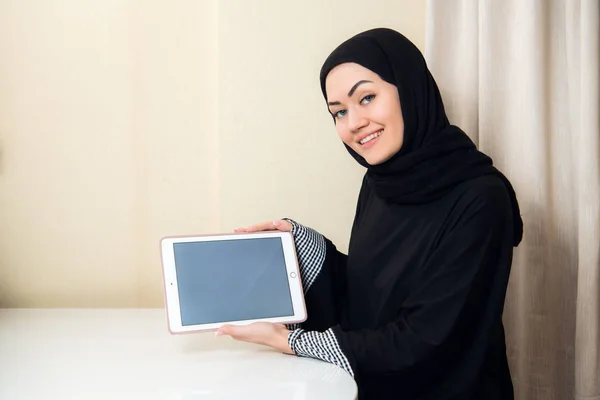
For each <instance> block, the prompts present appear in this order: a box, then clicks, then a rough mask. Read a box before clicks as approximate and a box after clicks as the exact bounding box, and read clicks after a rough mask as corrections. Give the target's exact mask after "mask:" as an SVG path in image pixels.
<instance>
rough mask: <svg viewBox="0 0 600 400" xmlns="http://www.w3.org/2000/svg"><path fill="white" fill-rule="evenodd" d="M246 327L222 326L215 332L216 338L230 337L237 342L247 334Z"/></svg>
mask: <svg viewBox="0 0 600 400" xmlns="http://www.w3.org/2000/svg"><path fill="white" fill-rule="evenodd" d="M247 328H248V327H247V326H238V325H223V326H222V327H220V328H219V329H218V330H217V333H216V335H217V336H224V335H227V336H231V337H232V338H234V339H236V340H239V339H240V338H241V337H243V336H245V335H244V334H245V333H247V332H246V331H247Z"/></svg>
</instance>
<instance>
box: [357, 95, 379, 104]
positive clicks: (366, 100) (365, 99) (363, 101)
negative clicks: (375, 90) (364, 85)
mask: <svg viewBox="0 0 600 400" xmlns="http://www.w3.org/2000/svg"><path fill="white" fill-rule="evenodd" d="M374 98H375V95H374V94H368V95H366V96H365V97H363V98H362V99H361V101H360V103H361V104H369V103H370V102H372V101H373V99H374Z"/></svg>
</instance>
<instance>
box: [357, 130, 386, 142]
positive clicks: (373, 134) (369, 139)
mask: <svg viewBox="0 0 600 400" xmlns="http://www.w3.org/2000/svg"><path fill="white" fill-rule="evenodd" d="M382 133H383V129H380V130H378V131H377V132H373V133H371V134H369V135H367V136H365V137H363V138H361V139H360V140H359V141H358V143H359V144H360V145H361V146H362V145H365V144H367V143H369V142H370V141H371V140H373V139H376V138H378V137H379V136H381V134H382Z"/></svg>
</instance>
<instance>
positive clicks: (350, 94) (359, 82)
mask: <svg viewBox="0 0 600 400" xmlns="http://www.w3.org/2000/svg"><path fill="white" fill-rule="evenodd" d="M363 83H373V82H372V81H367V80H364V79H363V80H361V81H358V82H356V83H355V84H354V86H352V88H350V91H349V92H348V97H352V95H353V94H354V92H356V89H357V88H358V87H359V86H360V85H362V84H363ZM327 104H328V105H330V106H337V105H340V104H341V103H340V102H339V101H330V102H328V103H327Z"/></svg>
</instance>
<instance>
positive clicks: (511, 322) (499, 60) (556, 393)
mask: <svg viewBox="0 0 600 400" xmlns="http://www.w3.org/2000/svg"><path fill="white" fill-rule="evenodd" d="M599 25H600V1H599V0H437V1H436V0H429V1H428V4H427V37H426V58H427V61H428V63H429V66H430V68H431V70H432V73H433V75H434V76H435V78H436V80H437V82H438V85H439V86H440V90H441V92H442V96H443V98H444V101H445V104H446V107H447V112H448V115H449V117H450V120H451V122H452V123H454V124H456V125H459V126H461V127H462V128H463V129H464V130H465V131H466V132H467V133H468V134H469V135H470V136H471V137H472V138H473V140H474V141H475V142H476V143H477V144H478V146H479V148H480V149H481V150H483V151H484V152H486V153H488V154H489V155H490V156H492V158H493V159H494V161H495V163H496V165H497V166H498V167H499V168H500V169H501V170H503V171H504V172H505V173H506V175H507V176H508V177H509V178H510V179H511V181H512V182H513V184H514V186H515V189H516V191H517V194H518V197H519V201H520V203H521V209H522V214H523V220H524V223H525V235H524V241H523V243H522V245H521V246H520V247H519V248H518V250H517V252H516V254H515V262H514V264H513V272H512V276H511V283H510V287H509V292H508V295H507V301H506V308H505V313H504V319H505V324H506V329H507V344H508V356H509V360H510V365H511V370H512V375H513V382H514V385H515V395H516V398H517V399H540V400H554V399H556V400H565V399H581V400H583V399H585V400H600V345H599V342H600V163H599V158H600V140H599V137H600V113H599V109H600V72H599V71H600V62H599V58H600V29H599Z"/></svg>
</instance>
